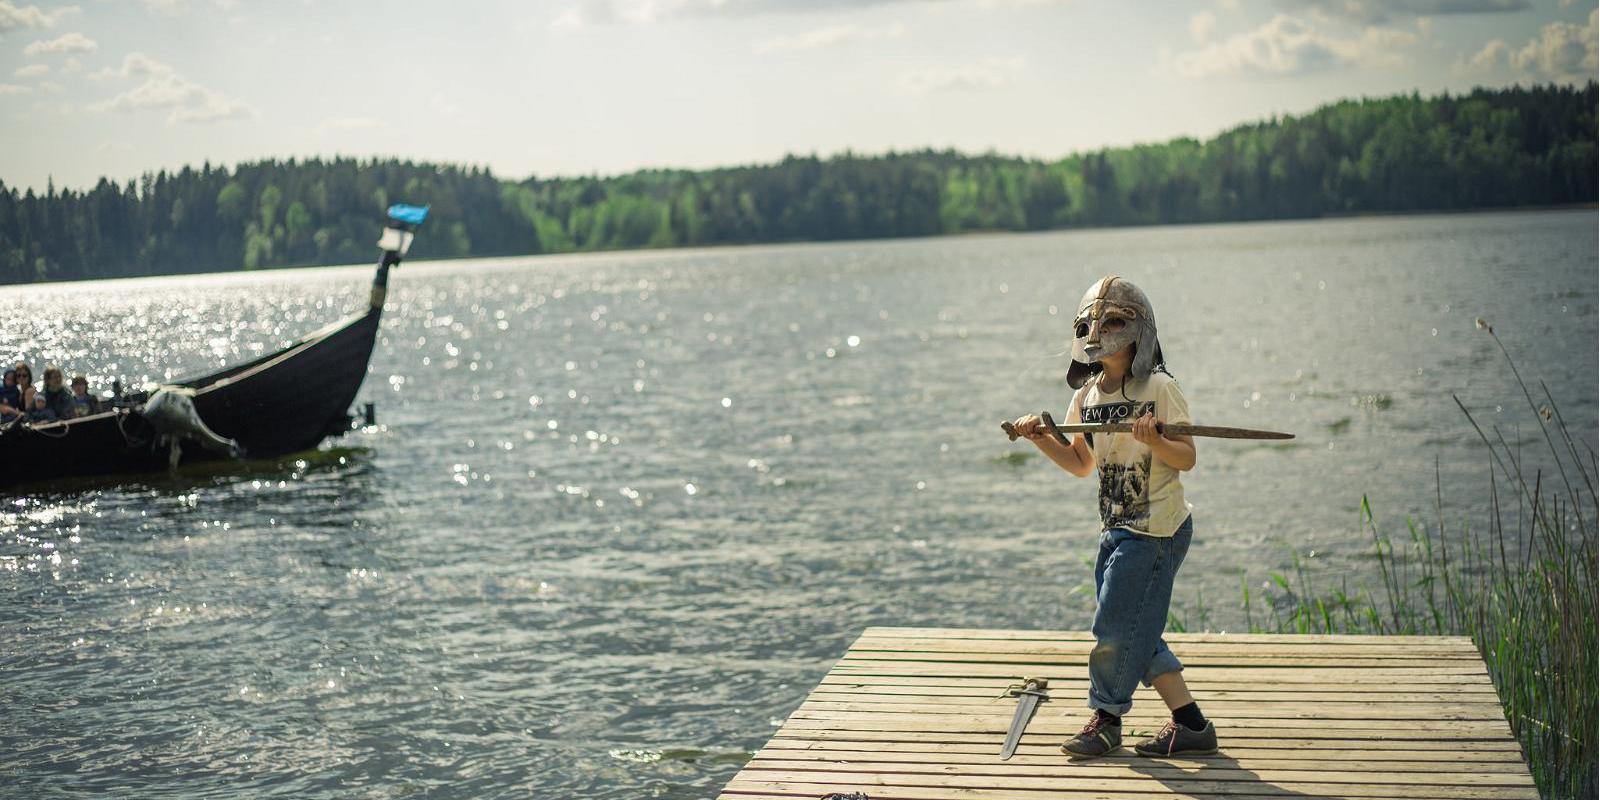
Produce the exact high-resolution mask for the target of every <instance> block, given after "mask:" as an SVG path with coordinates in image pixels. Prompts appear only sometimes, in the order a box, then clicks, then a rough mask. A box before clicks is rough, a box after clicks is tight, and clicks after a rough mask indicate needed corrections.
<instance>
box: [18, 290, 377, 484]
mask: <svg viewBox="0 0 1600 800" xmlns="http://www.w3.org/2000/svg"><path fill="white" fill-rule="evenodd" d="M381 312H382V309H381V308H380V307H374V308H372V309H371V310H369V311H368V312H367V313H365V314H362V315H361V316H358V317H353V318H351V319H348V320H346V321H344V322H342V323H338V324H335V325H332V326H329V327H327V328H324V329H323V330H321V331H318V332H316V333H313V334H311V335H310V336H308V337H306V338H304V339H301V340H300V341H298V342H295V343H294V344H292V345H290V346H289V347H287V348H285V349H283V350H280V351H277V352H275V353H272V354H270V355H267V356H263V357H261V358H258V359H255V360H254V361H250V362H246V363H244V364H240V365H236V366H233V367H229V368H228V369H225V370H222V371H220V372H216V373H212V374H210V375H205V376H202V377H199V378H194V379H191V380H186V381H181V382H179V383H178V384H177V385H180V386H185V387H188V388H192V389H194V390H195V395H194V406H195V410H196V411H197V412H199V415H200V418H201V419H202V420H204V421H205V423H206V425H208V426H209V427H210V428H211V429H212V430H214V431H216V432H217V433H218V434H220V435H221V436H223V437H225V438H229V439H234V440H235V441H237V442H239V444H241V445H243V447H244V449H245V457H246V458H273V457H277V456H282V455H285V454H288V453H294V452H298V451H301V450H306V449H309V448H312V447H315V446H317V444H318V443H320V442H321V441H322V440H323V439H324V438H326V437H327V436H329V435H333V434H338V433H342V432H344V431H346V430H348V429H349V426H350V416H349V413H348V411H349V409H350V406H351V403H353V402H354V401H355V398H356V393H357V392H358V391H360V389H361V383H362V381H363V380H364V379H365V378H366V374H367V369H368V367H367V365H368V362H369V360H370V359H371V356H372V345H373V342H374V340H375V339H376V337H377V331H378V320H379V318H380V316H381ZM228 458H230V456H229V455H228V454H226V453H219V452H213V451H210V450H207V449H205V448H203V447H201V445H200V444H199V443H198V442H194V441H185V442H183V444H182V447H181V459H180V462H179V463H181V464H190V463H197V462H202V461H214V460H223V459H228ZM0 464H5V465H7V468H6V469H4V470H0V486H4V487H9V486H13V485H16V484H21V483H30V484H31V483H36V482H39V481H48V480H53V479H60V478H69V477H90V476H97V475H115V474H127V473H139V472H151V471H157V470H165V469H168V468H169V467H170V465H171V451H170V448H169V447H168V446H167V445H166V444H164V443H161V442H159V441H158V436H157V433H156V431H155V430H154V429H153V428H152V427H151V426H150V424H149V422H147V421H146V420H145V419H144V417H142V416H140V415H139V414H138V413H137V412H136V411H134V410H133V409H131V408H118V409H116V410H113V411H107V412H104V413H100V414H94V415H91V416H88V417H81V418H78V419H73V420H68V421H65V422H54V423H47V424H38V425H11V426H6V427H5V428H4V429H3V430H0Z"/></svg>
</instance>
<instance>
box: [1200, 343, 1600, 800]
mask: <svg viewBox="0 0 1600 800" xmlns="http://www.w3.org/2000/svg"><path fill="white" fill-rule="evenodd" d="M1478 325H1479V327H1480V328H1482V329H1484V330H1486V331H1488V333H1489V335H1490V336H1491V337H1493V338H1494V341H1495V343H1496V344H1498V345H1499V346H1500V349H1501V351H1502V352H1503V353H1505V345H1504V344H1502V343H1501V342H1500V339H1499V337H1498V336H1495V334H1494V329H1493V328H1491V327H1490V326H1489V325H1487V324H1486V323H1484V322H1483V321H1482V320H1479V321H1478ZM1506 360H1507V361H1508V362H1511V361H1512V359H1511V356H1510V354H1509V353H1506ZM1511 366H1512V371H1513V374H1516V372H1515V371H1516V365H1515V363H1512V365H1511ZM1516 379H1517V382H1518V384H1519V385H1521V386H1522V390H1523V395H1524V397H1525V399H1526V400H1527V402H1528V406H1529V408H1530V410H1532V411H1533V413H1534V415H1535V417H1536V418H1537V420H1538V422H1539V427H1540V430H1541V432H1542V433H1543V434H1544V441H1545V444H1546V445H1547V446H1548V449H1549V454H1550V457H1551V463H1553V465H1554V467H1553V468H1551V467H1548V466H1547V467H1545V468H1533V467H1532V466H1531V465H1530V464H1527V463H1525V461H1524V460H1523V459H1522V458H1521V457H1520V455H1519V453H1518V452H1517V450H1516V449H1515V448H1513V447H1512V446H1511V444H1509V443H1508V442H1507V441H1506V438H1505V436H1504V435H1503V434H1502V433H1501V432H1500V430H1499V429H1498V428H1496V427H1493V426H1491V427H1490V428H1489V430H1488V431H1485V430H1484V428H1483V426H1482V425H1480V424H1479V422H1478V420H1477V419H1476V418H1475V417H1473V415H1472V413H1471V411H1469V410H1468V409H1467V407H1466V406H1465V405H1464V404H1463V403H1462V402H1461V400H1460V399H1459V398H1456V405H1457V406H1458V407H1460V409H1461V413H1462V414H1463V415H1465V417H1466V422H1467V423H1468V424H1470V425H1471V427H1472V430H1473V431H1474V432H1475V434H1476V435H1477V437H1478V439H1479V440H1480V441H1481V442H1482V444H1483V447H1484V449H1485V451H1486V453H1487V454H1488V455H1489V462H1490V470H1489V481H1488V492H1489V501H1490V503H1489V504H1490V510H1489V513H1488V517H1487V519H1484V520H1481V521H1480V522H1479V523H1478V524H1477V525H1476V526H1464V528H1463V530H1462V531H1461V533H1460V535H1457V536H1453V537H1452V536H1450V535H1449V532H1448V531H1447V529H1446V525H1445V511H1444V503H1443V499H1442V497H1441V494H1442V492H1441V490H1440V488H1439V486H1440V481H1439V479H1438V472H1437V462H1435V482H1434V486H1435V489H1434V503H1435V508H1436V509H1437V513H1438V520H1437V523H1436V526H1435V527H1433V528H1429V527H1427V526H1426V525H1423V526H1419V525H1418V524H1417V523H1416V522H1414V521H1411V520H1408V521H1407V523H1406V530H1405V533H1404V534H1403V535H1401V536H1390V535H1388V534H1386V533H1384V532H1383V531H1381V530H1379V527H1378V525H1377V523H1376V522H1375V521H1374V520H1373V514H1372V508H1371V506H1370V505H1368V503H1367V499H1366V498H1365V497H1363V498H1362V500H1361V525H1362V528H1363V530H1365V531H1366V532H1368V533H1369V535H1370V536H1371V537H1372V548H1373V552H1374V553H1375V555H1376V560H1377V564H1378V571H1379V577H1380V579H1381V580H1380V582H1379V584H1380V585H1379V586H1377V587H1370V586H1363V587H1361V588H1359V589H1356V590H1354V591H1352V590H1351V589H1350V587H1349V586H1348V585H1347V584H1346V583H1345V582H1344V581H1343V580H1341V581H1340V584H1339V586H1338V587H1337V588H1333V587H1319V588H1316V589H1313V588H1312V587H1311V586H1309V585H1308V582H1307V579H1306V575H1305V571H1304V570H1303V569H1302V568H1301V564H1300V561H1299V559H1298V557H1296V558H1295V559H1294V561H1293V574H1292V576H1289V575H1284V574H1281V573H1274V574H1273V575H1272V576H1271V581H1270V583H1269V585H1268V588H1267V590H1266V591H1265V592H1264V593H1262V592H1258V593H1257V594H1256V595H1255V596H1254V597H1252V596H1251V593H1250V589H1249V586H1248V585H1245V586H1244V587H1243V588H1242V592H1241V594H1242V601H1243V608H1244V613H1245V617H1246V624H1247V626H1248V627H1249V628H1250V629H1251V630H1253V631H1258V632H1282V633H1364V634H1402V635H1404V634H1445V635H1465V636H1471V637H1472V641H1473V642H1474V643H1475V644H1476V645H1477V647H1478V650H1479V652H1480V653H1482V655H1483V659H1484V662H1485V664H1487V665H1488V670H1489V675H1490V677H1491V678H1492V679H1493V680H1494V685H1495V688H1496V690H1497V691H1498V692H1499V696H1500V701H1501V703H1502V705H1503V706H1504V707H1505V711H1506V717H1507V719H1508V720H1509V721H1510V724H1511V730H1512V732H1513V733H1514V734H1515V735H1516V737H1517V739H1518V741H1519V742H1520V743H1521V745H1522V752H1523V755H1524V757H1525V758H1526V759H1527V761H1528V765H1529V767H1530V768H1531V770H1532V772H1533V776H1534V780H1535V781H1536V782H1537V783H1538V786H1539V792H1540V794H1541V796H1543V797H1546V798H1593V797H1595V796H1596V764H1597V745H1596V740H1597V735H1596V733H1597V729H1600V717H1597V713H1596V707H1597V706H1596V683H1597V680H1600V676H1597V658H1600V657H1597V653H1600V642H1597V640H1596V624H1597V620H1596V608H1597V604H1600V594H1597V592H1596V560H1595V557H1596V528H1595V522H1596V494H1595V478H1596V473H1597V472H1600V464H1597V460H1596V456H1595V451H1594V449H1593V448H1592V447H1590V445H1589V443H1587V442H1583V443H1581V445H1582V449H1581V450H1580V443H1579V442H1578V441H1576V440H1575V439H1574V438H1573V437H1572V435H1571V432H1570V431H1569V429H1568V428H1567V425H1566V422H1565V420H1564V419H1563V418H1562V417H1561V414H1560V411H1559V410H1558V409H1557V408H1556V404H1555V401H1554V399H1553V398H1552V397H1551V396H1550V391H1549V389H1548V387H1545V386H1544V384H1543V383H1542V382H1541V383H1540V388H1541V390H1542V391H1543V395H1544V399H1545V403H1544V404H1542V405H1541V404H1539V403H1537V402H1536V401H1535V400H1534V396H1533V393H1532V392H1531V391H1529V389H1528V386H1527V384H1526V383H1525V382H1523V380H1522V377H1521V375H1516ZM1530 469H1531V470H1532V474H1531V475H1530V474H1529V470H1530ZM1552 469H1553V474H1549V473H1548V472H1547V471H1548V470H1552ZM1513 507H1514V508H1513ZM1513 510H1514V516H1513ZM1374 589H1376V590H1375V591H1374ZM1191 611H1193V612H1194V613H1195V615H1196V617H1197V618H1194V619H1175V620H1174V624H1175V627H1192V626H1191V625H1189V624H1188V623H1190V622H1197V623H1198V624H1199V625H1200V626H1203V627H1210V626H1209V624H1208V622H1209V620H1208V618H1209V611H1208V610H1207V609H1206V608H1205V607H1204V606H1200V607H1199V608H1197V609H1191Z"/></svg>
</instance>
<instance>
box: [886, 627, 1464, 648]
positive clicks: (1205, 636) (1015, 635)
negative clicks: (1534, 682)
mask: <svg viewBox="0 0 1600 800" xmlns="http://www.w3.org/2000/svg"><path fill="white" fill-rule="evenodd" d="M861 635H862V636H864V637H871V638H887V637H898V638H914V639H1045V640H1051V641H1089V642H1092V641H1094V634H1092V633H1090V632H1088V631H1047V630H1041V631H1025V630H996V629H990V628H897V627H876V626H875V627H870V628H867V629H865V630H863V631H862V632H861ZM1161 636H1162V638H1163V639H1166V640H1167V643H1168V644H1172V643H1174V642H1260V643H1262V644H1269V645H1270V644H1276V643H1279V642H1282V641H1284V640H1285V639H1291V640H1293V641H1296V642H1306V643H1314V644H1377V645H1393V646H1395V647H1399V648H1405V647H1408V646H1410V645H1413V644H1429V643H1432V644H1454V645H1461V646H1466V647H1471V646H1472V638H1471V637H1469V636H1375V635H1352V634H1311V633H1297V634H1279V633H1164V634H1162V635H1161Z"/></svg>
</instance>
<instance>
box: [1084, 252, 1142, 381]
mask: <svg viewBox="0 0 1600 800" xmlns="http://www.w3.org/2000/svg"><path fill="white" fill-rule="evenodd" d="M1111 320H1124V324H1123V325H1122V327H1121V328H1120V329H1119V330H1114V331H1108V330H1106V323H1107V322H1109V321H1111ZM1072 333H1073V340H1072V364H1071V365H1070V366H1069V367H1067V385H1068V386H1071V387H1072V388H1074V389H1079V388H1082V387H1083V385H1084V384H1085V383H1088V382H1089V378H1090V377H1092V376H1094V375H1097V374H1099V373H1100V371H1101V370H1102V369H1103V367H1102V366H1101V364H1100V361H1101V359H1103V358H1105V357H1106V356H1108V355H1111V354H1113V353H1118V352H1121V351H1122V350H1123V348H1125V347H1127V346H1128V345H1130V344H1132V345H1134V346H1135V348H1134V356H1133V364H1132V366H1131V368H1130V370H1131V371H1132V372H1133V376H1134V377H1135V378H1139V379H1144V378H1148V377H1150V373H1151V372H1153V371H1154V370H1155V368H1156V366H1157V365H1159V364H1161V363H1163V358H1162V355H1161V342H1160V341H1159V340H1158V339H1157V338H1156V317H1155V311H1154V310H1153V309H1152V308H1151V306H1150V299H1149V298H1148V297H1146V296H1145V294H1144V292H1142V291H1140V290H1139V287H1137V286H1135V285H1133V284H1132V283H1130V282H1128V281H1126V280H1123V279H1122V278H1121V277H1118V276H1116V275H1107V276H1106V277H1104V278H1101V279H1100V280H1098V281H1095V283H1094V285H1092V286H1090V287H1089V291H1087V292H1085V293H1084V295H1083V300H1082V301H1081V302H1079V303H1078V314H1077V316H1076V317H1075V318H1074V319H1073V330H1072Z"/></svg>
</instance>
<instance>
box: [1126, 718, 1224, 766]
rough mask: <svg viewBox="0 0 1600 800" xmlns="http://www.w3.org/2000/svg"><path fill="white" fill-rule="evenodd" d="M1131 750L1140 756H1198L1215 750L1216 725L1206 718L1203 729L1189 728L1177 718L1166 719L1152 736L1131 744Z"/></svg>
mask: <svg viewBox="0 0 1600 800" xmlns="http://www.w3.org/2000/svg"><path fill="white" fill-rule="evenodd" d="M1133 751H1134V752H1135V753H1138V754H1139V755H1141V756H1147V757H1150V758H1162V757H1165V756H1198V755H1206V754H1209V753H1215V752H1217V726H1215V725H1213V724H1211V720H1206V727H1205V728H1204V729H1203V730H1198V731H1196V730H1190V729H1188V728H1186V727H1184V726H1182V725H1180V724H1178V721H1177V720H1171V719H1169V720H1167V724H1165V725H1163V726H1161V730H1159V731H1157V732H1156V735H1155V736H1154V737H1152V738H1149V739H1146V740H1144V741H1142V742H1140V743H1138V744H1136V745H1134V746H1133Z"/></svg>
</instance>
